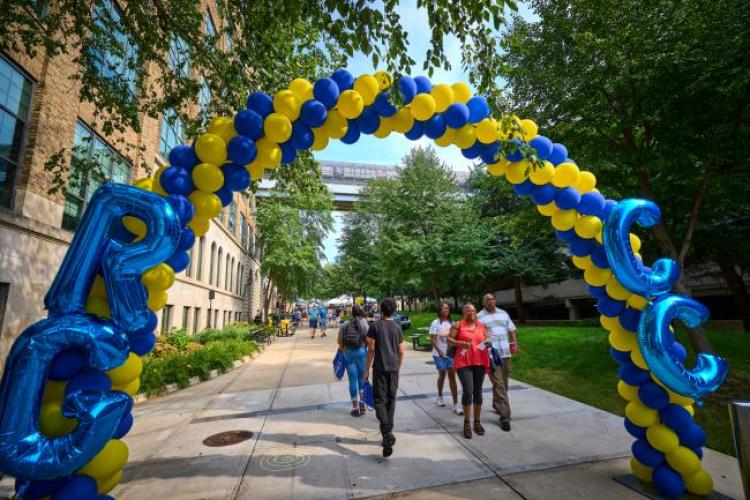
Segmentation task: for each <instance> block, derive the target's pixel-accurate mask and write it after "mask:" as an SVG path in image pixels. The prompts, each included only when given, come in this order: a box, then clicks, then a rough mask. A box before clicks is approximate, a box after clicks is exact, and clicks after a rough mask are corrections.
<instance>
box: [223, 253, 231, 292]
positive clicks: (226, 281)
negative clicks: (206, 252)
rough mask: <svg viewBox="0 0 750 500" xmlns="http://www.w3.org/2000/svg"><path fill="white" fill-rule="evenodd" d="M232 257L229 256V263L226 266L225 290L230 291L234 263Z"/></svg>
mask: <svg viewBox="0 0 750 500" xmlns="http://www.w3.org/2000/svg"><path fill="white" fill-rule="evenodd" d="M230 259H231V257H230V256H229V254H227V262H226V264H225V265H224V290H229V289H230V287H229V285H230V279H231V278H230V276H231V275H232V262H231V260H230Z"/></svg>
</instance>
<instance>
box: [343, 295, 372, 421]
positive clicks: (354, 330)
mask: <svg viewBox="0 0 750 500" xmlns="http://www.w3.org/2000/svg"><path fill="white" fill-rule="evenodd" d="M367 329H368V324H367V320H366V319H365V311H364V310H363V309H362V307H360V306H359V305H357V304H355V305H354V307H353V308H352V319H351V320H350V321H346V322H344V324H343V325H341V328H339V337H338V344H339V349H341V352H343V353H344V360H346V375H347V377H348V378H349V396H350V397H351V400H352V410H351V415H352V417H359V416H360V415H364V414H365V412H366V411H367V407H366V406H365V403H364V402H363V401H362V391H363V390H364V388H365V380H364V376H365V363H366V361H367V345H366V336H367Z"/></svg>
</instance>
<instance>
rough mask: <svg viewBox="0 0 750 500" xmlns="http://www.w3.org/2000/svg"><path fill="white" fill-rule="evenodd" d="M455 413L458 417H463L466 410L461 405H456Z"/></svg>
mask: <svg viewBox="0 0 750 500" xmlns="http://www.w3.org/2000/svg"><path fill="white" fill-rule="evenodd" d="M453 411H454V412H456V415H463V414H464V409H463V408H461V405H456V406H454V407H453Z"/></svg>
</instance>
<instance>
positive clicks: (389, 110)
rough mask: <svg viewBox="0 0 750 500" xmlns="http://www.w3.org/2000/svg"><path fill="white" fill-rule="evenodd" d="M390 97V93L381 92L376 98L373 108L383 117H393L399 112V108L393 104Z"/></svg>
mask: <svg viewBox="0 0 750 500" xmlns="http://www.w3.org/2000/svg"><path fill="white" fill-rule="evenodd" d="M390 96H391V95H390V93H389V92H381V93H379V94H378V96H377V97H376V98H375V102H374V103H373V107H374V108H375V111H377V112H378V113H379V114H380V115H381V116H385V117H388V116H393V115H395V114H396V112H397V111H398V108H396V106H394V105H393V104H392V103H391V101H390Z"/></svg>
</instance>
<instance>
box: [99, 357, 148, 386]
mask: <svg viewBox="0 0 750 500" xmlns="http://www.w3.org/2000/svg"><path fill="white" fill-rule="evenodd" d="M142 371H143V360H142V359H141V357H140V356H138V355H137V354H135V353H133V352H131V353H130V354H129V355H128V359H126V360H125V362H124V363H123V364H121V365H120V366H118V367H117V368H113V369H111V370H109V371H107V372H105V373H106V374H107V376H108V377H109V378H110V380H111V381H112V385H126V384H129V383H130V382H132V381H133V379H136V378H138V377H139V376H140V375H141V372H142Z"/></svg>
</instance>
